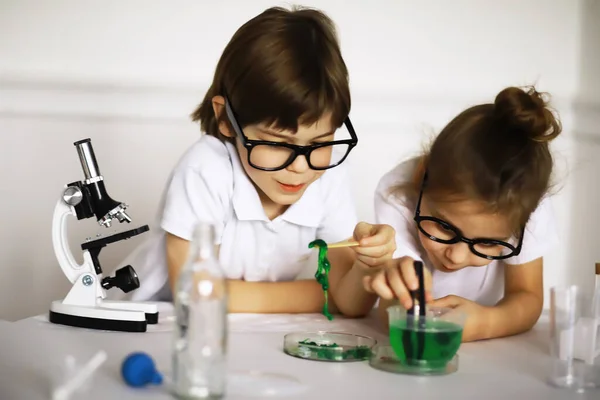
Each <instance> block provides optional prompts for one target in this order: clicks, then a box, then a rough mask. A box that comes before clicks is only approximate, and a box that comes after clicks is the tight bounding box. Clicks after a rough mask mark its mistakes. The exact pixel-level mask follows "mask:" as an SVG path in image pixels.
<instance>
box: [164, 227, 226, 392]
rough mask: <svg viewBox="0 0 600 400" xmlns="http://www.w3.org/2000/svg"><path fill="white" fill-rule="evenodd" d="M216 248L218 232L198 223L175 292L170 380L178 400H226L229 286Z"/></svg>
mask: <svg viewBox="0 0 600 400" xmlns="http://www.w3.org/2000/svg"><path fill="white" fill-rule="evenodd" d="M215 248H216V247H215V231H214V227H213V226H212V225H210V224H205V223H200V224H199V225H198V226H197V227H196V229H195V231H194V238H193V240H192V242H191V243H190V250H189V255H188V259H187V262H186V263H185V264H184V266H183V268H182V271H181V273H180V275H179V279H178V281H177V283H176V287H175V294H174V307H175V318H176V321H175V337H174V341H173V348H172V352H173V353H172V357H173V359H172V368H173V370H172V378H173V395H174V396H175V397H177V398H179V399H220V398H223V397H224V395H225V386H226V355H227V284H226V280H225V274H224V272H223V269H222V268H221V265H220V264H219V262H218V259H217V255H216V251H215Z"/></svg>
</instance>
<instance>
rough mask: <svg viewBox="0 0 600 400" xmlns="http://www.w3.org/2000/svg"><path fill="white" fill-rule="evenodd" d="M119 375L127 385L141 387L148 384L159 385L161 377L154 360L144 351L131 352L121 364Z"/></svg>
mask: <svg viewBox="0 0 600 400" xmlns="http://www.w3.org/2000/svg"><path fill="white" fill-rule="evenodd" d="M121 375H122V376H123V380H124V381H125V383H127V384H128V385H129V386H132V387H143V386H146V385H149V384H154V385H160V384H161V383H162V381H163V377H162V375H161V373H160V372H158V371H157V370H156V366H155V365H154V360H152V357H150V356H149V355H148V354H146V353H142V352H136V353H131V354H129V355H128V356H127V357H125V360H123V364H122V365H121Z"/></svg>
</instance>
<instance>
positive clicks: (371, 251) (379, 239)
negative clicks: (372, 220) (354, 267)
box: [352, 222, 396, 267]
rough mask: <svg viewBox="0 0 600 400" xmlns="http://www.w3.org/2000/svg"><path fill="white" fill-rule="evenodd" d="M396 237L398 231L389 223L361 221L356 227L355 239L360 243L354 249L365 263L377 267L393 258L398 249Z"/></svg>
mask: <svg viewBox="0 0 600 400" xmlns="http://www.w3.org/2000/svg"><path fill="white" fill-rule="evenodd" d="M395 238H396V231H395V230H394V228H392V227H391V226H389V225H371V224H368V223H366V222H359V223H358V224H357V225H356V227H355V228H354V240H356V241H357V242H358V243H359V245H358V246H355V247H352V249H353V250H354V251H355V252H356V255H357V258H358V260H359V261H361V262H362V263H363V264H365V265H367V266H369V267H377V266H380V265H382V264H384V263H385V262H387V261H389V260H391V259H392V256H393V254H394V251H396V239H395Z"/></svg>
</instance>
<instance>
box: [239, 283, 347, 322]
mask: <svg viewBox="0 0 600 400" xmlns="http://www.w3.org/2000/svg"><path fill="white" fill-rule="evenodd" d="M228 283H229V312H231V313H265V314H266V313H279V314H288V313H290V314H296V313H297V314H301V313H321V312H322V311H323V305H324V304H325V297H324V295H323V291H322V289H321V285H319V283H318V282H317V281H314V280H298V281H289V282H246V281H239V280H230V281H228ZM328 304H329V311H330V312H331V313H334V312H337V308H336V306H335V303H334V301H333V299H332V298H331V296H330V297H329V303H328Z"/></svg>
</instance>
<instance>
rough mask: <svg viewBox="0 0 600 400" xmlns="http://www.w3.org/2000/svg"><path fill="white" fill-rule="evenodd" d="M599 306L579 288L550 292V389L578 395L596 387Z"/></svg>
mask: <svg viewBox="0 0 600 400" xmlns="http://www.w3.org/2000/svg"><path fill="white" fill-rule="evenodd" d="M599 302H600V296H598V295H594V294H593V293H585V292H583V290H582V289H581V288H580V287H579V286H575V285H573V286H566V287H553V288H551V289H550V340H551V342H550V355H551V357H552V363H551V367H550V372H549V376H548V382H549V383H550V384H551V385H553V386H557V387H561V388H568V389H573V390H576V391H579V392H582V391H585V390H586V389H593V388H598V387H600V357H598V356H599V355H600V350H599V343H598V330H599V328H600V303H599Z"/></svg>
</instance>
